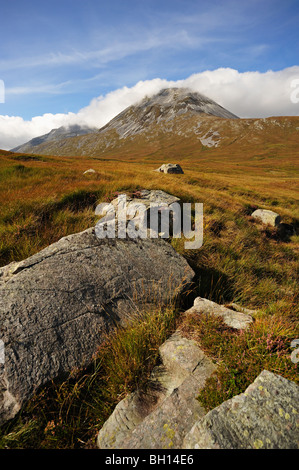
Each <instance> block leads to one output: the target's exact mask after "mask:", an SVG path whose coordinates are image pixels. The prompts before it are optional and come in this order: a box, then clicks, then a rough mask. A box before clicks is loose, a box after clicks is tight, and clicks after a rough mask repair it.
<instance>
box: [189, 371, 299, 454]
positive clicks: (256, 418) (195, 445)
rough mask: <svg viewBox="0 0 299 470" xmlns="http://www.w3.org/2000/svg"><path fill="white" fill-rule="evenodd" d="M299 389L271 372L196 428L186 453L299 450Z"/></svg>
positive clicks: (206, 416) (215, 411)
mask: <svg viewBox="0 0 299 470" xmlns="http://www.w3.org/2000/svg"><path fill="white" fill-rule="evenodd" d="M298 416H299V386H298V385H297V384H296V383H295V382H292V381H290V380H287V379H285V378H284V377H281V376H280V375H277V374H274V373H272V372H269V371H267V370H264V371H263V372H261V374H260V375H259V376H258V377H257V378H256V379H255V381H254V382H253V383H252V384H251V385H249V387H248V388H247V389H246V391H245V392H244V393H242V394H240V395H237V396H235V397H234V398H232V399H230V400H227V401H225V402H224V403H222V404H221V405H220V406H218V407H217V408H214V409H213V410H211V411H210V412H209V413H207V414H206V415H205V416H204V417H202V418H200V419H199V420H198V421H197V423H195V424H194V426H193V427H192V429H191V430H190V432H189V433H187V435H186V437H185V439H184V441H183V448H184V449H298V448H299V442H298V441H299V439H298V424H299V423H298Z"/></svg>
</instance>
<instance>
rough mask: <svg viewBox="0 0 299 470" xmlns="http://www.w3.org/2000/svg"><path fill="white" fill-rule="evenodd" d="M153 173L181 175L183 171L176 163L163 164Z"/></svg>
mask: <svg viewBox="0 0 299 470" xmlns="http://www.w3.org/2000/svg"><path fill="white" fill-rule="evenodd" d="M155 171H159V172H160V173H174V174H183V173H184V172H183V170H182V168H181V166H180V165H179V164H178V163H164V164H163V165H162V166H160V168H158V169H157V170H155Z"/></svg>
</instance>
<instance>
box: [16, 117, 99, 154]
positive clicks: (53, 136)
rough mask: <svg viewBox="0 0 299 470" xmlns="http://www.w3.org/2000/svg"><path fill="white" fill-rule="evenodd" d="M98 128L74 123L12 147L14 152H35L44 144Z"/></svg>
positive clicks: (87, 132)
mask: <svg viewBox="0 0 299 470" xmlns="http://www.w3.org/2000/svg"><path fill="white" fill-rule="evenodd" d="M96 130H97V129H94V128H91V127H87V126H86V127H85V126H79V125H77V124H74V125H72V126H69V127H64V126H62V127H59V128H58V129H52V130H51V131H50V132H48V134H44V135H41V136H39V137H35V138H34V139H31V140H29V142H26V143H25V144H22V145H19V146H18V147H15V148H13V149H11V151H12V152H22V153H26V152H28V153H31V152H35V151H36V148H37V147H39V146H40V145H42V144H45V143H46V144H47V143H49V142H55V143H57V142H60V141H61V140H65V139H69V138H70V137H77V136H78V135H84V134H89V133H92V132H95V131H96Z"/></svg>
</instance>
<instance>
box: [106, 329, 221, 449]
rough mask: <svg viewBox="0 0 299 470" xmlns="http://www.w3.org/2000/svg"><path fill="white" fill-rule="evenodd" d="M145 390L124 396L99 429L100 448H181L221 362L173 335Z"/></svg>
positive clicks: (178, 335) (165, 346) (189, 342)
mask: <svg viewBox="0 0 299 470" xmlns="http://www.w3.org/2000/svg"><path fill="white" fill-rule="evenodd" d="M159 352H160V357H161V361H162V365H161V366H158V367H156V368H155V369H154V371H153V373H152V375H151V379H150V382H149V387H148V389H147V392H146V393H142V394H141V393H139V392H134V393H132V394H130V395H129V396H128V397H126V398H125V399H124V400H122V401H121V402H120V403H119V404H118V405H117V406H116V408H115V410H114V412H113V413H112V415H111V416H110V418H109V419H108V420H107V421H106V423H105V424H104V426H103V428H102V429H101V430H100V432H99V434H98V438H97V444H98V447H99V448H101V449H163V448H164V449H169V448H179V447H180V446H181V444H182V441H183V437H184V436H185V434H186V433H187V432H188V431H189V430H190V429H191V427H192V425H193V424H194V423H195V422H196V420H197V419H198V418H199V417H200V416H203V415H204V410H203V408H202V407H201V405H200V403H199V402H198V400H197V399H196V397H197V395H198V393H199V391H200V389H202V388H203V387H204V384H205V381H206V379H207V378H208V377H209V376H210V375H211V374H212V373H213V372H214V371H215V369H216V366H215V365H214V364H213V363H212V361H211V360H210V359H208V358H207V357H206V356H205V354H204V353H203V351H201V350H200V348H199V347H198V346H197V344H196V343H195V342H194V341H192V340H188V339H186V338H183V337H182V336H181V335H180V333H179V332H176V333H175V334H173V335H172V336H171V337H170V338H169V339H168V340H167V341H166V342H165V343H164V344H163V345H162V346H161V347H160V349H159Z"/></svg>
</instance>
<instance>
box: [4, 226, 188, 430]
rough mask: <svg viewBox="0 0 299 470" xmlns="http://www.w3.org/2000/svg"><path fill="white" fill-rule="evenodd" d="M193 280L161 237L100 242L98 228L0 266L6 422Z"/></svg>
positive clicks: (180, 257) (184, 264)
mask: <svg viewBox="0 0 299 470" xmlns="http://www.w3.org/2000/svg"><path fill="white" fill-rule="evenodd" d="M193 274H194V273H193V271H192V269H191V268H190V267H189V265H188V264H187V262H186V261H185V260H184V258H183V257H182V256H180V255H179V254H178V253H176V251H175V250H174V249H173V248H172V247H171V246H170V244H168V243H166V242H165V241H163V240H161V239H155V240H150V239H145V240H140V239H135V240H133V239H124V240H120V239H98V238H97V237H96V236H95V230H94V228H91V229H88V230H85V231H84V232H81V233H77V234H74V235H70V236H67V237H64V238H62V239H61V240H59V241H58V242H57V243H54V244H52V245H50V246H49V247H47V248H45V249H44V250H42V251H41V252H39V253H37V254H35V255H33V256H31V257H30V258H28V259H26V260H24V261H21V262H19V263H11V264H9V265H8V266H5V267H4V268H1V269H0V339H1V341H3V343H4V348H5V363H4V364H0V423H3V422H4V421H5V420H8V419H10V418H12V417H13V416H14V415H15V414H16V413H17V411H18V410H19V409H20V407H21V406H22V405H23V403H24V402H25V401H26V400H27V399H28V398H30V397H31V396H32V394H33V393H34V392H35V390H36V389H37V388H38V387H39V386H40V385H43V384H45V383H46V382H48V381H50V380H51V379H54V378H55V377H57V376H59V375H61V374H63V373H66V372H68V371H70V370H71V369H72V368H74V367H79V366H82V365H85V364H87V363H88V362H90V361H91V359H92V356H93V354H94V353H95V352H96V351H97V348H98V346H99V345H100V343H101V341H102V338H103V333H104V332H106V331H108V330H110V329H111V328H113V327H114V326H115V325H117V324H119V323H120V324H124V323H125V322H126V321H127V319H128V318H130V315H132V314H134V312H135V311H136V309H137V307H140V306H141V305H142V304H143V303H145V302H148V303H153V302H155V301H157V302H160V303H162V304H163V303H165V302H168V301H169V299H170V298H173V296H174V295H176V294H178V293H179V292H181V291H182V289H183V287H184V284H186V283H188V282H190V280H191V279H192V277H193Z"/></svg>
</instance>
